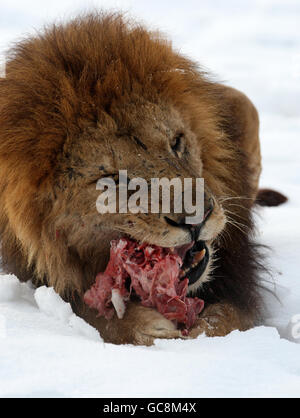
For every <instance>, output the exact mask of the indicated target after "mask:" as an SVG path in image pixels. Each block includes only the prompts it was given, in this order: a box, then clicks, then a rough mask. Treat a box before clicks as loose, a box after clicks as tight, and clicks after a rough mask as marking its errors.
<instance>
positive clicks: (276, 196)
mask: <svg viewBox="0 0 300 418" xmlns="http://www.w3.org/2000/svg"><path fill="white" fill-rule="evenodd" d="M287 200H288V198H287V197H286V196H284V195H283V194H281V193H279V192H276V191H275V190H271V189H259V191H258V193H257V196H256V201H255V203H256V204H258V205H260V206H279V205H282V204H283V203H285V202H287Z"/></svg>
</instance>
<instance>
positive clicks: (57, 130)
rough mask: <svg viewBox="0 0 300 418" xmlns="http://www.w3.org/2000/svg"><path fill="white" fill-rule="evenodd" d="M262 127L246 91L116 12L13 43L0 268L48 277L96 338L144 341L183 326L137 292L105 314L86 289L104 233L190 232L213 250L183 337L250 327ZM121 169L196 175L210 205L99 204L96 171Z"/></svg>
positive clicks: (173, 242) (4, 89)
mask: <svg viewBox="0 0 300 418" xmlns="http://www.w3.org/2000/svg"><path fill="white" fill-rule="evenodd" d="M258 128H259V120H258V114H257V111H256V109H255V107H254V105H253V104H252V102H251V101H250V100H249V99H248V98H247V97H246V96H245V95H244V94H243V93H241V92H240V91H238V90H236V89H233V88H231V87H227V86H224V85H222V84H219V83H216V82H215V81H211V80H210V78H209V76H208V75H207V74H206V73H205V72H204V71H203V70H202V69H201V67H199V65H198V64H197V63H195V62H193V61H191V60H190V59H188V58H186V57H184V56H183V55H181V54H180V53H178V52H177V51H176V50H174V48H173V47H172V45H171V43H170V42H169V41H168V40H167V39H166V38H165V37H164V36H163V35H162V34H160V33H158V32H151V31H149V30H147V29H146V28H144V27H143V26H142V25H140V24H137V23H135V22H134V21H131V20H130V19H128V18H125V17H124V16H122V15H121V14H115V13H112V14H109V13H103V12H100V13H93V14H88V15H84V16H79V17H77V18H76V19H73V20H71V21H70V22H68V23H65V24H55V25H52V26H50V27H47V28H45V29H44V30H43V31H41V32H40V33H38V34H37V35H36V36H33V37H29V38H27V39H24V40H23V41H21V42H18V43H16V44H15V46H14V47H13V48H11V49H10V51H9V52H8V54H7V60H6V73H5V76H4V77H3V78H1V79H0V166H1V174H0V198H1V199H0V201H1V204H0V233H1V243H2V244H1V256H2V263H3V268H4V270H5V271H6V272H10V273H13V274H15V275H16V276H17V277H18V278H19V279H20V280H22V281H26V280H32V282H33V283H34V284H35V285H36V286H40V285H47V286H52V287H53V288H54V289H55V290H56V292H58V293H59V295H61V297H62V298H63V299H64V300H65V301H67V302H70V303H71V305H72V307H73V310H74V312H75V313H76V314H78V315H79V316H81V317H82V318H84V319H85V320H86V321H87V322H88V323H90V324H91V325H92V326H94V327H95V328H96V329H97V330H98V331H99V333H100V335H101V336H102V337H103V339H104V341H106V342H111V343H115V344H121V343H130V344H144V345H150V344H153V341H154V339H155V338H184V337H183V335H182V333H181V332H180V331H179V330H178V329H177V328H176V326H175V325H174V323H173V322H171V321H169V320H167V319H166V318H164V317H163V316H162V315H161V314H160V313H158V312H157V311H156V310H154V309H152V308H146V307H143V306H142V305H141V304H140V303H139V302H138V301H137V300H131V301H130V302H129V304H128V307H127V311H126V314H125V317H124V318H123V319H118V318H117V317H116V316H115V317H114V318H113V319H111V320H106V319H105V318H103V317H98V316H97V312H96V311H94V310H93V309H90V308H88V307H87V306H86V305H85V304H84V302H83V295H84V293H85V291H86V290H87V289H89V288H90V287H91V286H92V284H93V282H94V280H95V277H96V275H97V273H99V272H100V271H103V270H104V269H105V266H106V264H107V262H108V259H109V247H110V242H111V240H112V239H117V238H120V237H122V236H124V235H125V236H129V237H131V238H133V239H134V240H137V241H141V242H148V243H149V244H155V245H158V246H161V247H168V248H169V247H175V246H176V247H177V246H183V245H186V244H187V243H190V242H191V240H194V241H193V242H194V245H197V244H198V243H199V242H201V243H203V245H204V246H205V248H206V250H207V257H206V258H205V260H206V261H205V264H204V265H203V264H202V266H201V268H198V266H196V268H195V267H191V266H188V268H187V277H189V280H190V282H189V294H191V295H197V296H198V297H200V298H202V299H203V300H204V301H205V306H206V307H205V309H204V311H203V312H202V313H201V314H200V315H199V318H198V319H197V321H196V323H195V325H194V326H193V328H192V329H191V330H190V333H189V336H188V338H196V337H197V336H198V335H200V334H202V333H205V334H206V335H208V336H224V335H226V334H228V333H229V332H231V331H232V330H235V329H239V330H246V329H249V328H250V327H253V326H254V325H255V324H257V323H259V321H260V320H261V315H262V306H263V303H262V298H261V295H260V291H259V290H260V286H261V280H262V279H261V276H262V273H263V272H264V266H263V265H264V262H263V258H262V254H261V250H260V247H259V246H258V245H256V244H255V243H254V242H253V234H254V222H253V215H252V213H253V208H254V206H255V203H256V202H257V200H258V198H257V196H258V182H259V176H260V172H261V156H260V146H259V136H258ZM122 169H126V170H127V171H128V177H129V178H133V177H142V178H144V179H146V180H147V181H150V179H151V178H153V177H167V178H180V179H184V178H193V179H195V178H204V180H205V208H204V209H205V213H206V214H207V216H206V217H205V219H204V220H203V222H202V223H201V225H187V224H185V223H184V222H183V221H182V214H177V213H170V214H168V216H162V214H161V213H147V214H145V213H137V214H132V213H125V214H123V213H116V214H110V213H107V214H99V213H98V212H97V210H96V205H95V202H96V200H97V197H98V196H99V191H97V190H96V184H97V181H98V180H99V178H103V177H111V178H113V179H114V180H115V181H116V182H117V181H118V173H119V170H122ZM265 193H266V192H265ZM270 193H271V198H273V199H274V193H273V192H270ZM267 194H268V193H267ZM277 197H278V196H277ZM263 200H264V199H263ZM271 200H272V199H271ZM275 200H276V195H275ZM283 200H284V198H283ZM261 203H262V202H261Z"/></svg>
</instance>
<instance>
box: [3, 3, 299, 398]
mask: <svg viewBox="0 0 300 418" xmlns="http://www.w3.org/2000/svg"><path fill="white" fill-rule="evenodd" d="M39 4H40V3H39V2H38V1H37V0H26V1H20V0H19V1H18V0H10V2H6V3H5V4H3V2H1V3H0V49H1V51H4V50H5V49H6V48H7V46H8V45H9V44H10V43H11V42H12V41H14V40H17V39H20V37H21V36H22V35H23V34H26V33H32V32H33V30H34V28H38V27H41V26H42V25H43V24H44V23H46V22H51V21H53V20H57V19H65V18H67V17H69V16H71V15H74V14H76V12H77V11H80V10H81V11H82V10H87V9H88V8H89V6H93V7H97V6H100V5H101V6H109V7H116V8H122V9H124V10H125V9H126V10H129V12H130V13H131V14H132V15H134V16H136V17H138V18H141V19H143V20H144V21H145V22H148V23H149V25H150V26H151V27H152V28H154V29H155V28H161V29H162V30H164V31H165V33H167V34H168V35H169V36H170V37H171V38H172V39H173V41H174V46H175V47H176V48H177V49H179V50H180V51H181V52H183V53H184V54H186V55H188V56H189V57H192V58H193V59H195V60H198V61H199V62H201V63H202V64H204V66H205V68H207V69H210V70H212V71H213V73H214V76H215V78H216V79H219V80H222V81H223V82H226V83H227V84H230V85H232V86H234V87H236V88H239V89H241V90H243V91H244V92H245V93H246V94H248V96H249V97H250V98H251V99H252V100H253V102H254V103H255V104H256V106H257V108H258V110H259V113H260V119H261V141H262V154H263V167H264V170H263V174H262V179H261V186H263V187H272V188H274V189H277V190H279V191H282V192H284V193H285V194H286V195H287V196H288V197H289V202H288V203H287V204H286V205H284V206H281V207H277V208H264V209H260V210H259V211H258V214H257V222H258V234H259V240H260V241H261V242H263V243H265V244H267V245H269V246H271V247H272V252H271V254H270V259H269V264H270V265H271V266H272V269H273V275H272V280H273V284H272V283H271V284H270V285H269V287H270V288H272V289H275V290H276V293H277V296H278V298H279V300H280V301H278V300H277V299H276V298H275V297H272V296H270V295H268V294H266V295H265V298H266V303H267V306H268V317H267V319H266V322H265V324H264V326H261V327H256V328H254V329H251V330H249V331H246V332H239V331H234V332H232V333H231V334H230V335H228V336H226V337H223V338H217V337H216V338H206V337H204V336H200V337H199V338H198V339H196V340H189V341H178V340H176V341H175V340H173V341H169V340H156V343H155V345H154V346H153V347H134V346H130V345H127V346H114V345H111V344H104V343H103V342H102V340H101V338H100V337H99V335H98V334H97V332H96V331H95V330H94V329H93V328H92V327H90V326H89V325H87V324H86V323H85V322H84V321H83V320H82V319H81V318H78V317H77V316H76V315H75V314H73V313H72V311H71V308H70V306H69V305H68V304H66V303H65V302H64V301H62V299H61V298H60V297H59V296H58V295H56V294H55V292H54V291H53V289H51V288H50V289H48V288H46V287H40V288H38V289H37V290H35V289H33V287H32V285H31V284H30V283H26V284H24V283H20V282H19V281H18V279H17V278H15V277H14V276H8V275H0V396H2V397H4V396H13V397H15V396H23V397H44V396H49V397H50V396H54V397H66V396H68V397H69V396H71V397H76V396H80V397H97V396H99V397H100V396H107V397H109V396H111V397H112V396H147V397H148V396H165V397H167V396H174V397H176V396H188V397H214V396H221V397H232V396H238V397H257V396H258V397H278V396H279V397H298V396H299V394H300V345H299V344H296V343H297V342H300V338H299V337H300V335H299V334H300V317H299V314H300V284H299V281H300V277H299V270H300V269H299V267H300V265H299V264H300V263H299V247H300V218H299V213H300V162H299V154H300V143H299V132H300V82H299V81H300V31H299V29H298V27H299V15H300V3H299V1H298V0H285V1H284V2H283V1H279V0H278V1H277V0H249V1H247V0H245V1H243V2H241V1H238V0H227V1H226V2H224V1H221V0H213V1H212V0H202V1H201V2H199V1H197V0H189V2H182V1H179V0H173V1H172V2H170V1H165V2H161V1H157V0H153V1H152V2H148V1H146V0H139V1H137V0H132V1H130V0H127V1H125V0H123V1H111V0H110V1H108V0H107V1H96V0H94V1H93V2H86V1H85V0H77V1H74V0H60V1H58V0H52V1H51V2H47V3H45V4H43V7H39ZM170 5H171V7H170ZM200 5H201V6H200ZM3 61H4V58H3V55H2V56H0V63H1V62H3Z"/></svg>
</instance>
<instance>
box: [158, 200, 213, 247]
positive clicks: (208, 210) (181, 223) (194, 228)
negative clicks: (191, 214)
mask: <svg viewBox="0 0 300 418" xmlns="http://www.w3.org/2000/svg"><path fill="white" fill-rule="evenodd" d="M214 207H215V203H214V200H213V199H212V198H209V199H207V200H206V201H205V207H204V216H203V221H202V222H201V223H199V224H187V223H185V218H186V215H180V217H179V218H177V220H176V221H175V220H174V219H171V218H169V217H168V216H165V220H166V222H167V223H168V224H169V225H172V226H175V227H178V228H184V229H188V230H189V232H190V234H191V237H192V240H193V241H197V239H198V237H199V235H200V231H201V229H202V228H203V226H204V225H205V223H206V222H207V220H208V218H209V217H210V215H211V214H212V212H213V210H214Z"/></svg>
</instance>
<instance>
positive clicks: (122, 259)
mask: <svg viewBox="0 0 300 418" xmlns="http://www.w3.org/2000/svg"><path fill="white" fill-rule="evenodd" d="M208 260H209V254H208V249H207V247H206V245H205V243H204V241H196V242H195V241H192V242H191V243H189V244H185V245H181V246H177V247H171V248H166V247H160V246H157V245H151V244H147V243H140V242H138V241H136V240H133V239H131V238H128V237H122V238H119V239H118V240H112V241H111V248H110V260H109V262H108V264H107V266H106V269H105V271H104V272H101V273H99V274H98V275H97V277H96V282H95V284H94V285H93V286H92V287H91V288H90V289H89V290H87V292H86V293H85V295H84V301H85V303H87V305H89V306H90V307H91V308H94V309H97V310H98V312H99V315H103V316H105V317H106V319H110V318H112V315H113V314H114V310H115V311H116V313H117V315H118V318H119V319H122V318H123V316H124V314H125V310H126V302H127V301H129V299H130V297H131V296H133V297H137V298H138V299H139V300H140V303H141V304H142V305H143V306H145V307H149V308H151V307H153V308H156V309H157V310H158V312H160V313H161V314H162V315H164V316H165V317H166V318H167V319H169V320H171V321H175V322H176V324H181V325H182V326H185V328H186V329H189V328H190V327H191V326H192V325H193V324H194V323H195V321H196V319H197V315H198V314H199V313H200V312H201V311H202V309H203V307H204V301H203V300H201V299H199V298H198V297H189V296H187V293H188V286H189V285H191V284H193V283H195V282H197V281H198V280H199V278H200V277H201V275H202V274H203V273H204V271H205V269H206V266H207V263H208ZM113 308H114V309H113Z"/></svg>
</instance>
